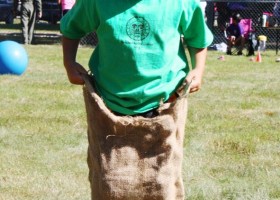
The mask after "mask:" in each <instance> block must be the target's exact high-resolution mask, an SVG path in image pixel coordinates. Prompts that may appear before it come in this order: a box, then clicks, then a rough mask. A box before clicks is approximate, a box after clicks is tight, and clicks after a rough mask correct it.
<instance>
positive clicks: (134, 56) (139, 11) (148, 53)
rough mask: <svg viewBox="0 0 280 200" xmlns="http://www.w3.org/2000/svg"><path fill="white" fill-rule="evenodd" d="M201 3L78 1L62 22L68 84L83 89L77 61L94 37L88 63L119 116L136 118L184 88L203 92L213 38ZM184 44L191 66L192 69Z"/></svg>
mask: <svg viewBox="0 0 280 200" xmlns="http://www.w3.org/2000/svg"><path fill="white" fill-rule="evenodd" d="M199 3H200V2H199V1H198V0H176V1H174V0H157V1H148V0H133V1H118V2H116V1H111V0H78V1H77V2H76V4H75V6H74V7H73V8H72V9H71V10H70V11H69V12H68V13H67V15H65V16H64V17H63V19H62V20H61V32H62V34H63V39H62V45H63V60H64V65H65V68H66V71H67V75H68V78H69V81H70V82H71V83H72V84H78V85H79V84H80V85H81V84H84V81H83V78H82V76H81V74H87V70H86V69H85V68H84V67H83V66H81V65H80V64H79V63H78V62H77V61H76V53H77V50H78V46H79V40H80V39H81V38H82V37H83V36H85V35H86V34H88V33H91V32H94V31H95V32H96V33H97V36H98V41H99V43H98V45H97V46H96V48H95V49H94V52H93V54H92V56H91V58H90V61H89V68H90V71H91V73H92V74H93V75H94V79H95V82H96V87H97V90H98V93H99V95H100V96H101V97H102V98H103V99H104V102H105V104H106V105H107V106H108V108H109V109H111V110H112V111H113V112H115V113H120V114H122V115H138V114H141V113H146V112H149V111H151V110H153V109H155V108H157V107H158V106H159V104H160V102H162V101H164V102H165V101H168V99H170V97H171V96H172V95H173V94H174V93H175V92H176V91H178V90H180V89H181V85H183V84H184V83H186V84H189V83H190V82H191V81H192V83H191V85H190V92H196V91H198V90H199V89H200V87H201V81H202V76H203V72H204V68H205V59H206V54H207V46H209V45H210V44H211V42H212V40H213V36H212V34H211V32H210V31H209V29H208V27H207V26H206V24H205V22H204V13H203V12H202V10H201V8H200V5H199ZM182 36H183V38H184V42H185V44H186V45H187V48H188V50H189V54H190V59H191V63H192V66H188V61H187V56H186V54H185V49H184V46H183V44H182V42H181V37H182Z"/></svg>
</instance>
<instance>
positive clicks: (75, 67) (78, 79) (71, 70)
mask: <svg viewBox="0 0 280 200" xmlns="http://www.w3.org/2000/svg"><path fill="white" fill-rule="evenodd" d="M66 71H67V75H68V79H69V81H70V82H71V83H72V84H75V85H83V84H84V83H85V82H84V79H83V77H82V74H88V73H87V71H86V70H85V68H84V67H83V66H82V65H80V64H79V63H77V62H74V63H72V64H69V65H68V66H67V68H66Z"/></svg>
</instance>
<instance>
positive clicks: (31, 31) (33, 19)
mask: <svg viewBox="0 0 280 200" xmlns="http://www.w3.org/2000/svg"><path fill="white" fill-rule="evenodd" d="M35 22H36V11H35V9H34V6H33V4H32V5H31V6H30V21H29V24H28V44H31V42H32V40H33V35H34V26H35Z"/></svg>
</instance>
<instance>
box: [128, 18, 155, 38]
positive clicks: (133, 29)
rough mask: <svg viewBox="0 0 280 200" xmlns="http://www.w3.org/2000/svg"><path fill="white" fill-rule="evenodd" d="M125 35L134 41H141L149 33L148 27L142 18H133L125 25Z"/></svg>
mask: <svg viewBox="0 0 280 200" xmlns="http://www.w3.org/2000/svg"><path fill="white" fill-rule="evenodd" d="M126 33H127V35H128V36H129V37H130V38H131V39H133V40H135V41H142V40H144V39H145V38H146V37H147V36H148V35H149V33H150V25H149V23H148V22H147V21H146V20H145V19H144V18H143V17H137V16H136V17H133V18H131V19H130V20H128V22H127V24H126Z"/></svg>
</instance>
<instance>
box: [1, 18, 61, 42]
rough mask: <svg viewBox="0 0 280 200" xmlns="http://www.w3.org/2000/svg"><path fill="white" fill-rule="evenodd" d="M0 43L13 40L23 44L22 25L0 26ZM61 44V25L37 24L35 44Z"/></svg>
mask: <svg viewBox="0 0 280 200" xmlns="http://www.w3.org/2000/svg"><path fill="white" fill-rule="evenodd" d="M0 30H1V32H0V42H1V41H4V40H13V41H16V42H19V43H21V42H22V34H21V25H20V24H19V23H17V24H0ZM58 43H61V34H60V32H59V24H47V23H40V22H39V23H37V24H36V26H35V31H34V38H33V44H58Z"/></svg>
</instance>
